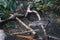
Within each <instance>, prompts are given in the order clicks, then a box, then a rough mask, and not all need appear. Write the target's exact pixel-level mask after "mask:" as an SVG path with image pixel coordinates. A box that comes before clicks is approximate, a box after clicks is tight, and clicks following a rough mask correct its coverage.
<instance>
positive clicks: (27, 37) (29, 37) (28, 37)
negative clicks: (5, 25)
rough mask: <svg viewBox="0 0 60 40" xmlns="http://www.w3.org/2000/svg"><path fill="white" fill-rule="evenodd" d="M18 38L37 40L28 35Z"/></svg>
mask: <svg viewBox="0 0 60 40" xmlns="http://www.w3.org/2000/svg"><path fill="white" fill-rule="evenodd" d="M16 36H17V37H20V38H25V39H28V40H36V39H34V38H33V37H32V36H26V35H16Z"/></svg>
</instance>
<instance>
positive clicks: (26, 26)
mask: <svg viewBox="0 0 60 40" xmlns="http://www.w3.org/2000/svg"><path fill="white" fill-rule="evenodd" d="M16 20H17V21H18V22H19V23H21V24H22V25H23V26H24V27H25V28H27V29H28V30H30V31H31V32H32V33H33V34H35V33H36V32H35V31H34V30H33V29H32V28H30V27H29V26H28V25H26V24H25V23H24V22H22V21H21V20H20V19H19V18H18V17H16Z"/></svg>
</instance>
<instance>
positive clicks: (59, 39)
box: [46, 35, 60, 40]
mask: <svg viewBox="0 0 60 40" xmlns="http://www.w3.org/2000/svg"><path fill="white" fill-rule="evenodd" d="M46 36H47V37H49V38H53V39H58V40H60V38H57V37H54V36H50V35H46Z"/></svg>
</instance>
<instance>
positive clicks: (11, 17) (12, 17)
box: [0, 14, 24, 26]
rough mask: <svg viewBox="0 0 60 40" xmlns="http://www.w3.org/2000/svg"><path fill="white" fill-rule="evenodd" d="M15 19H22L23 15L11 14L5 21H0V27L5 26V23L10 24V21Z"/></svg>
mask: <svg viewBox="0 0 60 40" xmlns="http://www.w3.org/2000/svg"><path fill="white" fill-rule="evenodd" d="M10 15H11V14H10ZM16 17H24V15H22V14H13V15H11V16H10V17H9V18H8V19H6V20H0V26H2V25H3V24H5V23H7V22H10V21H12V20H14V19H15V18H16Z"/></svg>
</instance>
